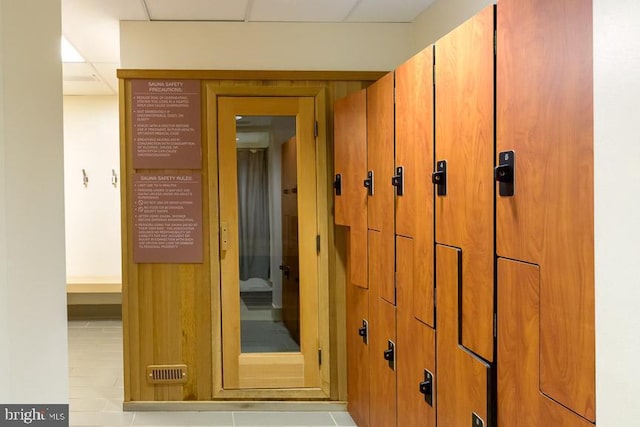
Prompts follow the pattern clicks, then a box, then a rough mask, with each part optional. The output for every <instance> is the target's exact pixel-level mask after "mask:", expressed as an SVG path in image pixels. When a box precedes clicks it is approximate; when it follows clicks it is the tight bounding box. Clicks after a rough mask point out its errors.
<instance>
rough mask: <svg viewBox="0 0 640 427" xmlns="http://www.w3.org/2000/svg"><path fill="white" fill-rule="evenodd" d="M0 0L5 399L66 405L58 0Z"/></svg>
mask: <svg viewBox="0 0 640 427" xmlns="http://www.w3.org/2000/svg"><path fill="white" fill-rule="evenodd" d="M34 8H36V5H35V4H34V2H32V1H15V0H0V41H1V42H2V43H0V58H2V59H1V61H2V62H1V68H0V87H1V89H0V114H1V116H2V118H1V119H0V124H2V128H0V153H1V154H0V163H1V164H2V168H1V169H0V223H1V225H0V237H1V239H0V299H1V301H2V302H1V303H0V304H1V305H0V309H1V310H2V313H1V314H0V339H2V347H1V348H2V349H1V350H0V353H1V354H2V356H0V360H1V361H2V362H5V363H7V366H6V367H3V368H0V402H2V403H65V402H67V401H68V397H67V395H68V393H67V390H68V386H67V375H68V373H67V371H68V368H67V366H68V364H67V324H66V299H65V297H66V293H65V263H64V252H65V247H64V204H63V200H64V192H63V172H62V171H63V148H62V74H61V64H60V33H61V31H60V2H57V1H46V2H38V3H37V13H34Z"/></svg>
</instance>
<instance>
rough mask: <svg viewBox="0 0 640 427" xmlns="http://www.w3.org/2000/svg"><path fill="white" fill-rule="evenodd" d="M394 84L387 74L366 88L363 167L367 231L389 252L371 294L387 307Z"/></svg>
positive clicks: (391, 295) (391, 297)
mask: <svg viewBox="0 0 640 427" xmlns="http://www.w3.org/2000/svg"><path fill="white" fill-rule="evenodd" d="M394 84H395V83H394V74H393V73H389V74H387V75H385V76H384V77H382V78H381V79H380V80H378V81H377V82H375V83H374V84H372V85H371V86H369V87H368V88H367V167H368V169H369V171H368V174H372V176H371V177H370V178H368V179H370V180H371V181H370V186H371V187H370V189H369V190H370V193H369V194H370V196H369V197H368V201H367V216H368V228H369V230H376V231H378V232H380V233H379V234H380V238H381V239H382V240H383V245H384V250H385V251H387V250H389V251H390V255H389V256H390V257H391V264H390V266H391V268H390V269H389V268H386V267H381V268H384V270H385V276H384V278H382V279H381V280H378V283H379V285H380V287H379V289H378V290H376V292H374V294H375V295H379V296H380V297H381V298H384V299H385V300H386V301H387V302H389V303H391V304H395V301H396V300H395V285H394V283H393V250H394V249H393V245H394V236H395V230H394V192H393V186H392V185H391V178H392V177H393V175H394V160H393V159H394V127H395V125H394V105H393V104H394V100H393V97H394V95H393V92H394ZM370 235H371V234H370ZM369 260H371V258H369ZM385 263H386V261H385ZM387 273H389V274H390V280H388V277H389V276H388V275H387Z"/></svg>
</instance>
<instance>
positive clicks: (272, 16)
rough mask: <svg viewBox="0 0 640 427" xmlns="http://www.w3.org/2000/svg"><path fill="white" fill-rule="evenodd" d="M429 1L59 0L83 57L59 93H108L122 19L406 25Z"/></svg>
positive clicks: (112, 90) (112, 89) (68, 68)
mask: <svg viewBox="0 0 640 427" xmlns="http://www.w3.org/2000/svg"><path fill="white" fill-rule="evenodd" d="M433 1H434V0H62V32H63V34H64V35H65V37H66V38H67V39H68V40H69V42H70V43H71V44H72V45H73V46H74V47H75V48H76V49H77V50H78V52H80V54H81V55H82V56H83V57H84V58H85V60H86V62H85V63H65V64H63V88H64V94H65V95H114V94H116V93H117V87H118V80H117V78H116V70H117V68H118V67H119V65H120V25H119V22H120V21H121V20H127V21H237V22H347V23H348V22H412V21H413V20H414V19H415V18H416V16H418V15H419V14H420V13H421V12H422V11H423V10H425V9H426V8H427V7H429V6H430V5H431V3H433Z"/></svg>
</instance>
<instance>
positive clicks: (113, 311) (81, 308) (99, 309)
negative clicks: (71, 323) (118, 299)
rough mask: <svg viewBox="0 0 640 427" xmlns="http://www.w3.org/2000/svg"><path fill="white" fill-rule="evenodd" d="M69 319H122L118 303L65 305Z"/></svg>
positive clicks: (120, 307) (120, 306)
mask: <svg viewBox="0 0 640 427" xmlns="http://www.w3.org/2000/svg"><path fill="white" fill-rule="evenodd" d="M67 318H68V319H69V320H122V305H120V304H76V305H67Z"/></svg>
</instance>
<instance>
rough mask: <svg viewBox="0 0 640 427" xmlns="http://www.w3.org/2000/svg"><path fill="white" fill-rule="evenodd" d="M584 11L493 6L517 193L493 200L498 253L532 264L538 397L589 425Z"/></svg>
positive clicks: (589, 195) (587, 22)
mask: <svg viewBox="0 0 640 427" xmlns="http://www.w3.org/2000/svg"><path fill="white" fill-rule="evenodd" d="M592 13H593V12H592V4H591V3H590V2H584V1H580V0H558V1H554V2H543V3H540V2H535V1H530V0H504V1H501V2H500V9H499V12H498V38H497V47H498V55H497V70H498V75H499V80H498V91H497V93H498V98H497V123H498V128H497V150H498V151H499V152H500V151H507V150H515V153H516V154H515V155H516V168H515V169H516V170H515V196H514V197H498V199H497V224H498V228H497V252H498V254H499V255H500V256H504V257H507V258H512V259H518V260H522V261H528V262H532V263H536V264H538V265H540V274H541V277H540V299H541V307H542V311H541V313H540V323H541V336H540V340H541V355H542V357H541V360H540V364H541V378H540V382H541V385H542V391H543V392H544V393H546V394H548V395H549V396H550V397H552V398H553V399H555V400H557V401H558V402H560V403H561V404H563V405H565V406H567V407H569V408H571V409H572V410H574V411H576V412H577V413H579V414H581V415H583V416H584V417H586V418H587V419H589V420H591V421H594V420H595V320H594V318H595V314H594V313H595V309H594V305H595V294H594V264H593V263H594V252H593V242H594V235H593V233H594V232H593V227H594V226H593V224H594V222H593V43H592V38H593V24H592ZM531 58H535V59H536V60H535V61H532V60H531ZM558 70H562V72H558Z"/></svg>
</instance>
